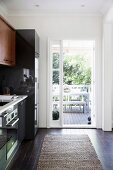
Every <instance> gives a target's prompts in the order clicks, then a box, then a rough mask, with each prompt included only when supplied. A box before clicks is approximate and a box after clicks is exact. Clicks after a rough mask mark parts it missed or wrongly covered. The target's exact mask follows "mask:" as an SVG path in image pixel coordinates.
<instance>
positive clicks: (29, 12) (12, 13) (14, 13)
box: [8, 10, 102, 17]
mask: <svg viewBox="0 0 113 170" xmlns="http://www.w3.org/2000/svg"><path fill="white" fill-rule="evenodd" d="M8 16H83V17H84V16H87V17H88V16H91V17H92V16H98V17H102V14H101V13H77V12H58V11H55V12H49V11H47V12H46V11H45V12H41V11H40V12H37V11H32V10H26V11H8Z"/></svg>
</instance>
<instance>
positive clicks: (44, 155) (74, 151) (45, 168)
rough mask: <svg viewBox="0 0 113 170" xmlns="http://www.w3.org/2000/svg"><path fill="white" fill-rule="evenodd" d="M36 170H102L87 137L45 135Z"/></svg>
mask: <svg viewBox="0 0 113 170" xmlns="http://www.w3.org/2000/svg"><path fill="white" fill-rule="evenodd" d="M37 169H38V170H103V168H102V165H101V162H100V160H99V159H98V157H97V154H96V152H95V150H94V147H93V146H92V144H91V141H90V139H89V137H88V135H62V136H57V135H56V136H55V135H47V136H46V137H45V138H44V142H43V145H42V149H41V154H40V158H39V161H38V166H37Z"/></svg>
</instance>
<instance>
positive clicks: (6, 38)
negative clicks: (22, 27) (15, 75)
mask: <svg viewBox="0 0 113 170" xmlns="http://www.w3.org/2000/svg"><path fill="white" fill-rule="evenodd" d="M15 34H16V32H15V30H14V29H13V28H11V27H10V26H9V25H8V24H7V23H6V22H5V21H4V20H3V19H2V18H0V64H2V65H8V66H15Z"/></svg>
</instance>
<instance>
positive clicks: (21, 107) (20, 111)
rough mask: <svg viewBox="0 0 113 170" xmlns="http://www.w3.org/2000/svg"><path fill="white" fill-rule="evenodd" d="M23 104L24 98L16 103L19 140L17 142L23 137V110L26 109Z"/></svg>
mask: <svg viewBox="0 0 113 170" xmlns="http://www.w3.org/2000/svg"><path fill="white" fill-rule="evenodd" d="M25 106H26V100H23V101H21V102H20V103H19V104H18V117H19V123H18V140H19V143H21V142H22V141H23V140H24V138H25V110H26V109H25Z"/></svg>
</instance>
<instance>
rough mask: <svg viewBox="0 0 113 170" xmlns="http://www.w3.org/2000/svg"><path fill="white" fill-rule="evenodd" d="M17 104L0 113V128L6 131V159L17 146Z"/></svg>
mask: <svg viewBox="0 0 113 170" xmlns="http://www.w3.org/2000/svg"><path fill="white" fill-rule="evenodd" d="M18 121H19V118H18V106H17V105H14V106H11V107H10V108H9V109H7V110H6V111H5V112H3V113H2V115H0V128H3V129H6V131H7V143H6V152H7V160H8V159H9V158H10V156H11V155H12V154H13V153H14V151H15V149H16V148H17V146H18Z"/></svg>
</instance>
